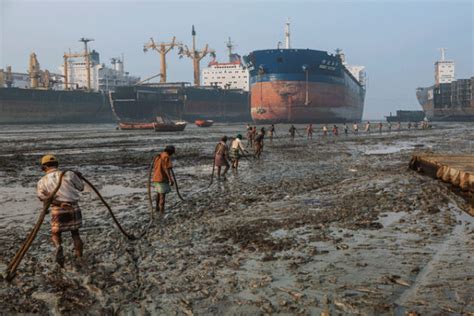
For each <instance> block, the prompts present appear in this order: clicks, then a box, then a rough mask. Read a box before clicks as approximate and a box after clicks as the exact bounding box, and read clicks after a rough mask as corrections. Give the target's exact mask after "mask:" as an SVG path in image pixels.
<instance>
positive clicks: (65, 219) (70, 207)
mask: <svg viewBox="0 0 474 316" xmlns="http://www.w3.org/2000/svg"><path fill="white" fill-rule="evenodd" d="M81 226H82V213H81V209H80V207H79V204H77V203H76V202H60V201H54V202H53V204H51V232H52V233H61V232H66V231H71V230H77V229H79V228H80V227H81Z"/></svg>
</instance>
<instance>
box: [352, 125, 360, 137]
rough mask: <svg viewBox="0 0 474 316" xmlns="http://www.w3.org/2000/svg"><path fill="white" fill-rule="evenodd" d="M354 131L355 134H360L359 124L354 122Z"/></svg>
mask: <svg viewBox="0 0 474 316" xmlns="http://www.w3.org/2000/svg"><path fill="white" fill-rule="evenodd" d="M352 129H353V130H354V134H356V135H357V134H359V124H357V123H356V122H354V124H353V125H352Z"/></svg>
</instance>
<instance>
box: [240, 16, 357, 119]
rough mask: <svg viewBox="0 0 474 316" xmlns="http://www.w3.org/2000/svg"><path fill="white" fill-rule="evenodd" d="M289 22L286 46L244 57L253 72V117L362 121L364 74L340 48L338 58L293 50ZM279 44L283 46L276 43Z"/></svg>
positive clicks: (322, 53) (321, 53)
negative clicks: (351, 67) (350, 63)
mask: <svg viewBox="0 0 474 316" xmlns="http://www.w3.org/2000/svg"><path fill="white" fill-rule="evenodd" d="M289 29H290V28H289V22H287V23H286V27H285V38H286V39H285V48H277V49H266V50H257V51H253V52H251V53H250V54H249V55H248V56H246V57H245V58H244V61H245V63H246V66H247V67H248V69H249V71H250V92H251V101H250V104H251V114H252V118H253V120H254V121H256V122H258V123H277V122H284V123H331V122H349V121H360V120H361V118H362V113H363V109H364V99H365V84H364V83H365V72H364V68H363V67H362V66H359V67H355V68H353V69H352V71H350V70H349V67H348V66H347V65H346V61H345V55H344V54H343V53H342V50H338V51H337V52H336V54H329V53H327V52H326V51H320V50H312V49H294V48H291V44H290V30H289ZM278 46H280V45H278Z"/></svg>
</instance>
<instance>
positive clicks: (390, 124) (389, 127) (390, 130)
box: [387, 122, 392, 133]
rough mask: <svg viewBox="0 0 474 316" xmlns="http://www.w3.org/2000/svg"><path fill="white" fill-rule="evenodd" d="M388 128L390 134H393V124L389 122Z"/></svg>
mask: <svg viewBox="0 0 474 316" xmlns="http://www.w3.org/2000/svg"><path fill="white" fill-rule="evenodd" d="M387 127H388V132H389V133H390V132H392V123H390V122H388V125H387Z"/></svg>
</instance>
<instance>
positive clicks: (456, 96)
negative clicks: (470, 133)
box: [416, 49, 474, 121]
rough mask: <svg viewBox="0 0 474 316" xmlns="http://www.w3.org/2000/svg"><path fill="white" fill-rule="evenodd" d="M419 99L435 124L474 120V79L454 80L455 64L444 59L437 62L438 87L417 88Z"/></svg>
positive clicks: (442, 56)
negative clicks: (438, 122)
mask: <svg viewBox="0 0 474 316" xmlns="http://www.w3.org/2000/svg"><path fill="white" fill-rule="evenodd" d="M416 97H417V99H418V102H419V103H420V105H421V106H422V108H423V111H424V112H425V114H426V117H427V118H428V119H429V120H432V121H474V77H471V78H469V79H458V80H455V64H454V61H452V60H446V59H445V52H444V49H441V59H440V60H438V61H437V62H436V63H435V84H434V85H432V86H430V87H424V88H418V89H417V90H416Z"/></svg>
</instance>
